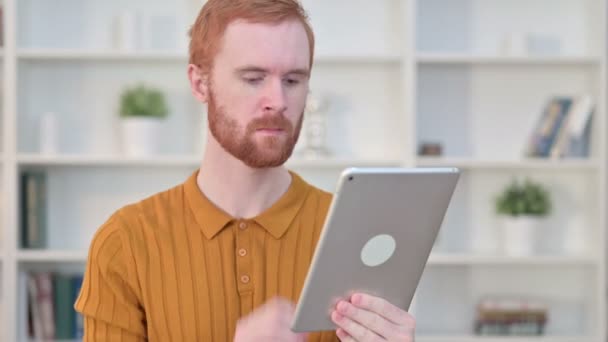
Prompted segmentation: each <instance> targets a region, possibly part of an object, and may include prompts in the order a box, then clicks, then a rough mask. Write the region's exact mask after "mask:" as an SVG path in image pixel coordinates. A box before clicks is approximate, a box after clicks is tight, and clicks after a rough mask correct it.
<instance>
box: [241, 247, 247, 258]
mask: <svg viewBox="0 0 608 342" xmlns="http://www.w3.org/2000/svg"><path fill="white" fill-rule="evenodd" d="M239 255H240V256H242V257H244V256H245V255H247V250H246V249H245V248H241V249H239Z"/></svg>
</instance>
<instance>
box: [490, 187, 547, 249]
mask: <svg viewBox="0 0 608 342" xmlns="http://www.w3.org/2000/svg"><path fill="white" fill-rule="evenodd" d="M496 211H497V213H498V214H499V215H500V216H502V223H503V241H504V251H505V253H506V254H507V255H510V256H525V255H530V254H531V253H533V250H534V247H535V243H536V241H535V238H536V234H535V233H536V231H537V230H538V229H539V225H540V223H541V220H542V218H543V217H545V216H547V215H548V214H549V213H550V211H551V200H550V197H549V193H548V192H547V190H545V189H544V187H543V186H542V185H540V184H538V183H535V182H533V181H531V180H530V179H526V180H525V181H524V182H523V183H521V182H518V181H513V182H512V183H511V184H510V185H508V186H507V188H506V189H505V190H504V191H503V193H502V194H501V195H500V196H499V197H498V198H497V200H496Z"/></svg>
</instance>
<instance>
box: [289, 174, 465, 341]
mask: <svg viewBox="0 0 608 342" xmlns="http://www.w3.org/2000/svg"><path fill="white" fill-rule="evenodd" d="M459 174H460V172H459V170H458V169H456V168H349V169H346V170H344V171H343V172H342V174H341V175H340V178H339V180H338V187H337V191H336V193H335V194H334V197H333V200H332V203H331V205H330V207H329V212H328V214H327V218H326V220H325V223H324V227H323V230H322V232H321V236H320V238H319V243H318V244H317V247H316V250H315V253H314V256H313V258H312V262H311V265H310V268H309V271H308V274H307V276H306V280H305V282H304V286H303V288H302V292H301V294H300V298H299V300H298V303H297V306H296V312H295V316H294V319H293V321H292V326H291V329H292V330H293V331H295V332H308V331H322V330H333V329H336V326H335V324H334V323H333V322H332V320H331V318H330V313H331V311H332V310H333V308H334V307H335V304H336V303H337V301H338V300H340V299H344V298H347V297H348V296H349V295H350V294H351V293H353V292H355V291H360V292H364V293H368V294H372V295H375V296H378V297H382V298H384V299H386V300H387V301H389V302H390V303H393V304H394V305H396V306H398V307H400V308H401V309H403V310H406V311H407V310H408V309H409V306H410V304H411V301H412V298H413V296H414V293H415V291H416V288H417V286H418V282H419V281H420V277H421V276H422V272H423V270H424V267H425V265H426V262H427V259H428V257H429V254H430V252H431V249H432V247H433V244H434V242H435V238H436V237H437V233H438V232H439V228H440V227H441V224H442V222H443V218H444V216H445V213H446V211H447V208H448V205H449V203H450V200H451V198H452V194H453V192H454V188H455V187H456V184H457V182H458V178H459Z"/></svg>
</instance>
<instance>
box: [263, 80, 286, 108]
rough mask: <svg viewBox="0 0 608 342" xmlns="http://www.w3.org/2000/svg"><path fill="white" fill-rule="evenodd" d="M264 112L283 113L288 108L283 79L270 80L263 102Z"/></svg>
mask: <svg viewBox="0 0 608 342" xmlns="http://www.w3.org/2000/svg"><path fill="white" fill-rule="evenodd" d="M262 107H263V108H264V112H269V111H272V112H278V113H282V112H284V111H285V109H287V99H286V96H285V88H284V87H283V82H282V81H281V79H273V80H272V81H271V82H268V83H267V85H266V87H265V89H264V99H263V102H262Z"/></svg>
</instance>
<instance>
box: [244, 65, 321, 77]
mask: <svg viewBox="0 0 608 342" xmlns="http://www.w3.org/2000/svg"><path fill="white" fill-rule="evenodd" d="M247 72H261V73H266V74H269V73H270V70H268V69H264V68H261V67H256V66H252V65H247V66H244V67H240V68H237V69H236V73H237V74H239V75H241V74H244V73H247ZM286 75H301V76H306V77H309V76H310V71H309V70H308V69H291V70H289V71H287V73H286Z"/></svg>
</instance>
